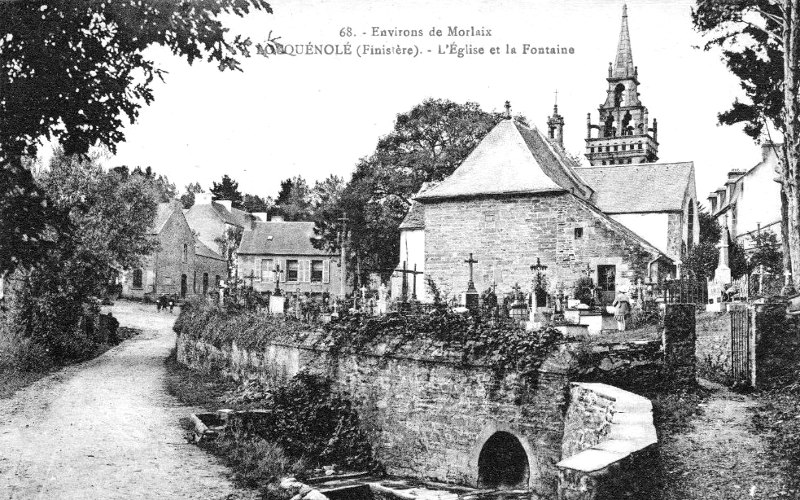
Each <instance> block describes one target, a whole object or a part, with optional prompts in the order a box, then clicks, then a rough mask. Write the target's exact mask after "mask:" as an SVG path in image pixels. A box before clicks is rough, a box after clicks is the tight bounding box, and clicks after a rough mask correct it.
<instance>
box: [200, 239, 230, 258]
mask: <svg viewBox="0 0 800 500" xmlns="http://www.w3.org/2000/svg"><path fill="white" fill-rule="evenodd" d="M194 254H195V255H197V256H198V257H206V258H209V259H214V260H221V261H225V257H223V256H222V255H220V254H218V253H217V252H215V251H214V250H211V249H210V248H208V246H206V244H205V243H203V242H202V241H200V240H199V239H197V238H195V239H194Z"/></svg>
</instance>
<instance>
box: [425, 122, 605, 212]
mask: <svg viewBox="0 0 800 500" xmlns="http://www.w3.org/2000/svg"><path fill="white" fill-rule="evenodd" d="M573 165H574V163H573V162H572V161H570V160H569V158H568V157H567V156H566V154H564V152H563V150H562V149H560V148H558V147H557V146H554V145H553V144H552V143H551V142H550V141H549V139H547V138H546V137H545V136H544V135H543V134H542V133H541V132H540V131H539V130H538V129H537V128H536V127H531V128H528V127H526V126H524V125H522V124H520V123H517V122H516V121H515V120H511V119H506V120H502V121H501V122H500V123H498V124H497V125H496V126H495V127H494V128H493V129H492V130H491V131H490V132H489V133H488V134H487V135H486V137H484V138H483V140H482V141H481V142H480V143H479V144H478V145H477V146H476V147H475V149H474V150H473V151H472V153H470V154H469V156H467V158H466V159H465V160H464V162H463V163H462V164H461V165H460V166H459V167H458V168H457V169H456V170H455V172H453V173H452V174H451V175H450V176H449V177H448V178H446V179H444V180H443V181H442V182H441V183H439V184H438V185H436V186H434V187H432V188H430V189H427V190H425V191H424V192H423V193H421V194H419V195H418V196H417V197H416V199H417V200H423V201H425V200H436V199H447V198H462V197H473V196H484V195H510V194H534V193H547V192H558V191H570V192H573V193H574V194H575V195H576V196H578V197H580V198H583V199H590V198H591V196H592V188H591V187H589V186H588V185H587V184H586V183H584V182H583V180H582V179H581V178H580V176H578V175H577V174H576V173H575V169H574V167H573Z"/></svg>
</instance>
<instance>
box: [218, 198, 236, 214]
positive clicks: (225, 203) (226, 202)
mask: <svg viewBox="0 0 800 500" xmlns="http://www.w3.org/2000/svg"><path fill="white" fill-rule="evenodd" d="M214 201H216V202H217V203H219V204H220V205H222V206H223V207H225V210H227V211H228V212H230V211H231V204H232V203H233V202H232V201H231V200H214Z"/></svg>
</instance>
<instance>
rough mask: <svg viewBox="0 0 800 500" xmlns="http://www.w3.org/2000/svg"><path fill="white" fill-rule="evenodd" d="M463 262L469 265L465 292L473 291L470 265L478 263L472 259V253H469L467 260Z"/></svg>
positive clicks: (473, 284) (473, 285)
mask: <svg viewBox="0 0 800 500" xmlns="http://www.w3.org/2000/svg"><path fill="white" fill-rule="evenodd" d="M464 262H466V263H467V264H469V284H468V285H467V290H475V283H474V282H473V281H472V265H473V264H477V263H478V261H477V260H475V259H474V258H472V253H471V252H470V254H469V259H467V260H465V261H464Z"/></svg>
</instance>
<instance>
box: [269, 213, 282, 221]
mask: <svg viewBox="0 0 800 500" xmlns="http://www.w3.org/2000/svg"><path fill="white" fill-rule="evenodd" d="M270 222H284V220H283V215H277V214H275V215H273V216H272V218H271V219H270Z"/></svg>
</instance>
